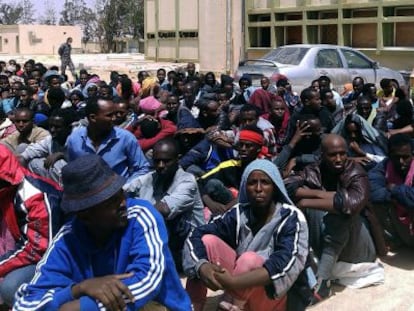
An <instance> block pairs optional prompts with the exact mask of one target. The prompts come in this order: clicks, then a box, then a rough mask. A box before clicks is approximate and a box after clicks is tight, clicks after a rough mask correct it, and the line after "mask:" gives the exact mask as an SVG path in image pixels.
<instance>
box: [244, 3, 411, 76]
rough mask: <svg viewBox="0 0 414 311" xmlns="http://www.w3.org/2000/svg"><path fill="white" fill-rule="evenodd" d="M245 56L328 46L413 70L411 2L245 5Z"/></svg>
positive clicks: (397, 67) (387, 64) (391, 65)
mask: <svg viewBox="0 0 414 311" xmlns="http://www.w3.org/2000/svg"><path fill="white" fill-rule="evenodd" d="M244 13H245V20H246V25H245V27H246V32H245V38H244V39H245V46H246V55H247V57H249V58H252V57H258V56H261V55H263V54H264V53H266V52H267V51H269V49H270V48H272V47H277V46H280V45H285V44H295V43H310V44H318V43H326V44H338V45H346V46H351V47H354V48H357V49H359V50H361V51H362V52H364V53H365V54H367V55H368V56H370V57H372V58H373V59H375V60H378V61H379V62H380V63H381V64H382V65H385V66H388V67H392V68H394V69H399V70H403V69H412V68H414V35H413V33H412V31H413V30H414V2H413V1H412V0H342V1H341V0H246V8H245V12H244Z"/></svg>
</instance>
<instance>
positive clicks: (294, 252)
mask: <svg viewBox="0 0 414 311" xmlns="http://www.w3.org/2000/svg"><path fill="white" fill-rule="evenodd" d="M254 170H260V171H262V172H265V173H266V174H267V175H268V176H269V177H270V178H271V179H272V181H273V182H274V184H275V186H276V188H277V189H278V191H279V195H278V202H276V204H277V205H276V209H275V211H274V215H273V217H272V219H271V220H270V221H269V222H268V223H267V224H265V225H264V226H263V227H262V228H261V229H260V230H259V231H258V232H257V233H256V234H255V235H254V234H253V233H252V230H251V225H252V224H254V222H255V219H254V215H253V213H252V212H251V210H250V206H249V202H248V198H247V194H246V181H247V178H248V177H249V175H250V174H251V173H252V171H254ZM206 234H213V235H215V236H217V237H219V238H220V239H222V240H223V241H224V242H225V243H227V244H228V245H229V246H230V247H231V248H232V249H234V250H235V251H236V253H237V255H238V256H240V255H241V254H243V253H244V252H246V251H253V252H256V253H258V254H259V255H260V256H262V257H263V258H265V259H266V260H265V262H264V264H263V267H264V268H265V269H266V270H267V271H268V273H269V277H270V279H271V281H272V285H268V286H266V292H267V294H268V295H269V297H271V298H276V297H282V296H284V295H285V294H286V292H287V291H288V290H289V289H290V287H291V286H292V285H293V283H294V282H295V281H296V279H297V278H298V276H299V274H300V273H301V271H302V270H303V269H304V267H305V262H306V258H307V255H308V226H307V223H306V220H305V217H304V215H303V214H302V212H301V211H300V210H299V209H297V208H296V207H295V206H293V205H292V201H291V200H290V198H289V197H288V195H287V192H286V189H285V186H284V185H283V181H282V178H281V177H280V174H279V171H278V169H277V167H276V166H275V165H274V164H273V163H272V162H270V161H268V160H255V161H253V162H252V163H250V164H249V165H248V166H247V167H246V169H245V171H244V173H243V176H242V181H241V185H240V191H239V204H237V205H236V206H234V207H233V208H232V209H231V210H229V211H228V212H227V213H225V214H224V215H221V216H219V217H217V218H215V219H214V220H213V221H212V222H211V223H209V224H207V225H204V226H200V227H198V228H196V229H194V231H193V232H192V233H191V234H190V236H189V237H188V238H187V241H186V243H185V246H184V256H183V258H184V262H183V268H184V271H185V272H186V274H187V275H188V276H189V277H196V276H197V273H198V270H199V268H200V267H201V265H202V264H203V263H205V262H208V258H207V252H206V249H205V246H204V244H203V242H202V240H201V239H202V237H203V236H204V235H206Z"/></svg>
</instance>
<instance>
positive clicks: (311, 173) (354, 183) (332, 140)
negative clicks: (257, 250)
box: [285, 134, 376, 304]
mask: <svg viewBox="0 0 414 311" xmlns="http://www.w3.org/2000/svg"><path fill="white" fill-rule="evenodd" d="M321 151H322V154H321V161H320V162H319V163H314V164H310V165H308V166H307V167H305V169H304V171H303V172H301V173H300V174H298V175H297V176H292V177H289V178H288V179H287V180H285V183H286V184H287V189H288V191H289V192H290V197H292V198H294V200H295V201H296V202H297V206H298V207H299V208H301V209H302V210H303V211H304V213H305V216H306V218H307V220H308V224H309V231H310V244H311V246H312V248H313V250H314V251H315V253H316V255H317V256H318V257H319V258H320V260H319V263H318V272H317V275H318V286H317V287H316V290H315V296H314V299H313V302H312V303H313V304H315V303H318V302H319V301H321V300H322V299H325V298H327V297H329V296H330V279H331V274H332V270H333V267H334V265H335V263H336V262H337V261H338V260H340V261H344V262H348V263H361V262H373V261H374V260H375V258H376V251H375V246H374V243H373V240H372V237H371V235H370V233H369V231H368V228H367V226H366V225H365V224H364V222H363V220H362V216H361V212H362V210H363V209H364V208H365V206H366V204H367V203H368V200H369V183H368V176H367V173H366V172H365V171H364V169H363V168H362V167H361V166H360V165H359V164H357V163H355V162H354V161H351V160H349V159H347V153H346V142H345V140H344V139H343V138H342V137H341V136H339V135H334V134H329V135H327V136H325V137H324V139H323V140H322V145H321ZM321 228H324V229H323V230H322V229H321ZM321 242H323V245H321Z"/></svg>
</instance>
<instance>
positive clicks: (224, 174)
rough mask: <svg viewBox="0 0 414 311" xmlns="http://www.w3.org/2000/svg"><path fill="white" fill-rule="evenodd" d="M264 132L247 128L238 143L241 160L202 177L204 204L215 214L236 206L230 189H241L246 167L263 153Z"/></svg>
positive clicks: (253, 127) (227, 162) (221, 165)
mask: <svg viewBox="0 0 414 311" xmlns="http://www.w3.org/2000/svg"><path fill="white" fill-rule="evenodd" d="M263 144H264V137H263V132H262V131H261V129H259V128H258V127H257V126H255V125H248V126H245V127H244V128H243V129H242V130H241V131H240V135H239V140H238V142H237V143H236V149H237V151H238V156H239V160H227V161H224V162H222V163H220V164H219V165H218V166H217V167H215V168H214V169H212V170H210V171H209V172H207V173H206V174H204V175H203V176H201V177H200V179H199V185H200V187H201V188H200V189H201V192H202V193H203V196H202V198H203V202H204V204H205V205H207V207H208V208H209V209H210V211H211V212H212V213H213V214H222V213H224V212H226V211H227V210H228V209H229V208H230V207H232V206H233V205H234V204H236V202H237V199H236V198H235V195H234V193H232V192H231V191H230V190H229V188H233V189H239V186H240V181H241V176H242V174H243V171H244V169H245V167H246V166H247V165H248V164H249V163H250V162H252V161H253V160H256V159H257V158H258V157H259V156H260V155H261V153H262V151H263Z"/></svg>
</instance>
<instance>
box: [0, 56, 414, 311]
mask: <svg viewBox="0 0 414 311" xmlns="http://www.w3.org/2000/svg"><path fill="white" fill-rule="evenodd" d="M272 78H274V77H272ZM135 81H136V82H135ZM372 82H374V81H365V80H364V78H363V77H355V78H354V79H353V81H349V83H348V84H347V85H346V86H344V87H345V90H335V89H334V88H332V85H331V80H330V78H329V77H327V76H321V77H318V78H316V79H315V80H313V81H309V87H307V88H305V89H303V90H302V91H301V92H300V94H297V93H296V92H295V85H292V82H291V81H290V80H289V77H285V76H283V75H278V76H277V81H273V80H270V79H269V78H267V77H263V78H262V79H261V81H260V87H255V86H253V85H252V79H251V77H250V76H248V75H243V76H242V77H240V79H239V81H237V82H235V81H234V80H233V78H232V77H231V76H229V75H225V74H222V75H221V76H220V79H218V78H216V75H215V73H213V72H208V73H206V74H202V73H201V72H197V71H196V66H195V64H194V63H188V65H187V66H186V67H185V68H182V69H179V70H177V71H166V70H165V69H164V68H160V69H158V70H157V71H156V72H155V73H154V74H151V73H150V72H147V71H140V72H139V73H138V75H137V77H129V76H128V75H125V74H120V73H118V72H115V71H113V72H111V74H110V80H109V81H105V80H104V79H102V78H101V77H99V76H98V75H96V74H94V73H91V72H88V71H86V70H81V71H80V72H79V79H78V80H77V81H67V77H65V76H63V75H61V74H59V72H58V69H57V67H50V68H46V67H45V66H44V65H43V64H42V63H38V62H36V61H35V60H33V59H30V60H27V61H26V62H25V63H24V65H23V66H22V67H20V66H16V62H15V61H14V60H10V61H8V62H7V63H6V62H4V61H0V91H1V99H0V199H1V202H2V203H1V208H0V215H1V219H0V303H1V304H2V306H1V307H0V310H2V309H1V308H3V309H4V310H9V309H10V308H14V310H58V309H59V310H99V309H102V308H107V309H108V310H125V309H127V310H137V309H139V308H141V307H144V306H146V305H148V304H150V303H156V304H161V305H164V306H166V307H168V308H169V309H170V310H177V311H180V310H183V311H184V310H196V311H201V310H203V308H204V306H205V302H206V294H207V288H209V289H210V290H214V291H215V290H223V291H224V294H223V295H222V296H221V298H220V302H219V306H218V308H219V310H233V311H237V310H250V311H254V310H260V311H261V310H304V309H306V308H307V307H308V306H310V305H314V304H317V303H319V302H321V301H323V300H325V299H328V298H329V297H330V296H331V286H332V285H331V283H332V281H334V280H335V279H336V277H335V274H334V270H335V267H337V266H338V263H343V262H345V263H347V264H351V265H358V264H360V263H368V264H373V265H374V264H375V262H376V260H377V258H378V257H381V256H385V255H386V254H387V251H388V250H390V249H392V250H397V249H398V248H399V247H401V246H408V247H412V246H413V245H414V212H413V210H412V208H413V206H414V205H413V204H414V203H413V202H414V188H413V179H414V159H413V146H412V140H411V139H412V137H413V136H414V122H413V104H412V101H411V99H410V98H409V97H408V95H407V94H408V92H407V89H406V88H405V87H404V86H399V85H398V83H397V82H396V81H394V80H392V79H383V80H381V81H380V83H379V84H378V85H376V84H374V83H372ZM340 94H341V95H340ZM88 258H89V259H88ZM36 265H37V268H36V269H35V267H36ZM179 274H181V276H186V277H187V281H186V284H185V286H184V287H185V288H184V287H183V285H181V283H180V281H179V279H178V278H179V276H178V275H179ZM15 293H17V294H16V295H15ZM152 308H158V306H153V307H152ZM154 310H155V309H154Z"/></svg>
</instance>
